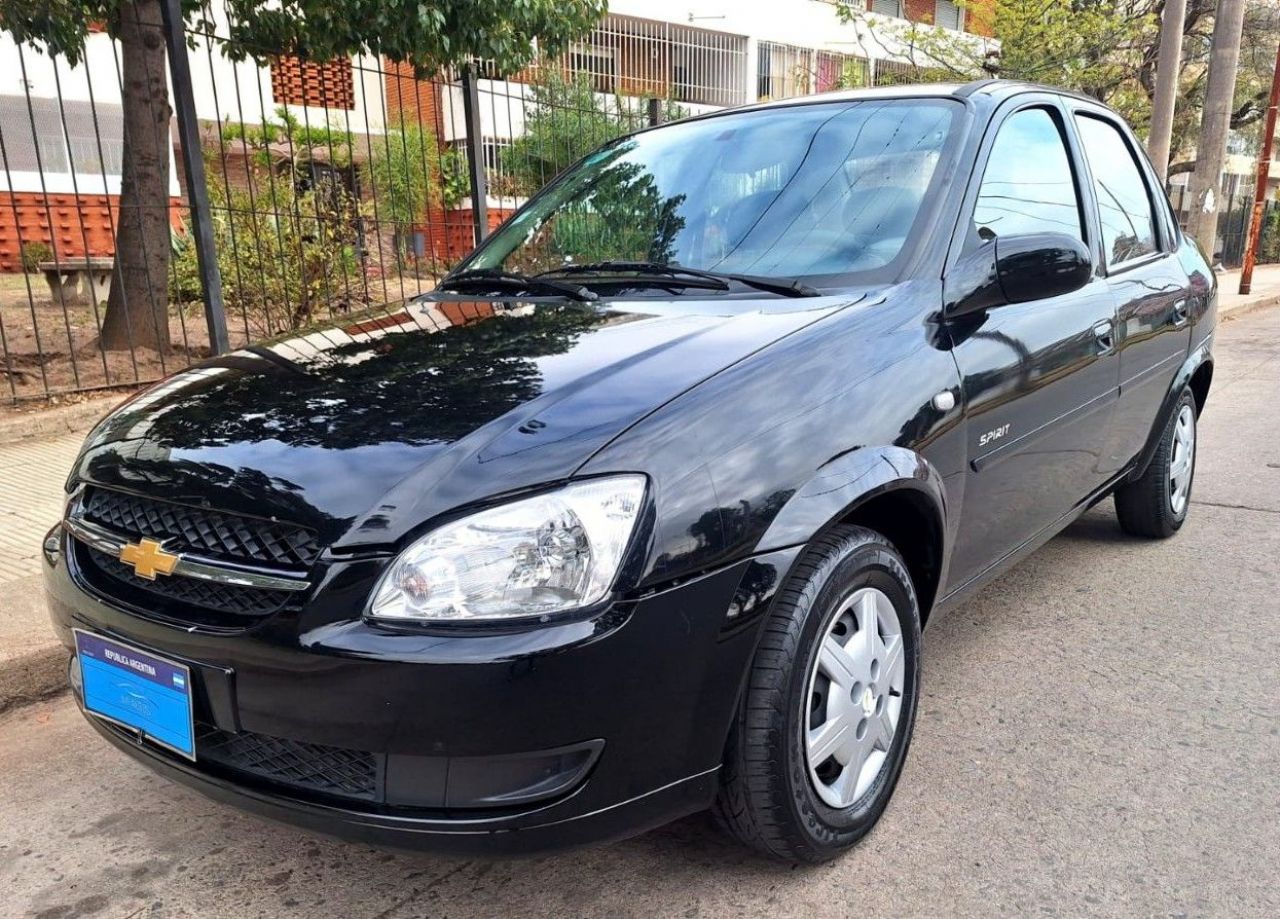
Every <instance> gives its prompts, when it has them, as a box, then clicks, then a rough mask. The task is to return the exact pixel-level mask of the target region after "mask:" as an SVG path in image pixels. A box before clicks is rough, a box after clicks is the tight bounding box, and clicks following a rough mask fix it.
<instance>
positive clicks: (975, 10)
mask: <svg viewBox="0 0 1280 919" xmlns="http://www.w3.org/2000/svg"><path fill="white" fill-rule="evenodd" d="M994 3H995V0H972V2H971V3H970V4H969V5H968V7H966V8H965V11H964V30H965V31H966V32H973V33H974V34H976V35H987V36H989V35H991V13H992V7H993V6H994ZM902 6H903V12H904V13H906V15H907V18H908V19H910V20H911V21H912V22H928V23H932V22H933V13H934V8H935V7H934V0H905V2H904V3H903V4H902ZM867 9H868V10H870V9H871V0H867Z"/></svg>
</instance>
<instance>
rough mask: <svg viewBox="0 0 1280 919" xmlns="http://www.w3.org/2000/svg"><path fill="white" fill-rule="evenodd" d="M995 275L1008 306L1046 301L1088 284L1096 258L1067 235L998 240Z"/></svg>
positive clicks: (1041, 234) (1043, 235)
mask: <svg viewBox="0 0 1280 919" xmlns="http://www.w3.org/2000/svg"><path fill="white" fill-rule="evenodd" d="M996 274H997V275H998V276H999V278H1000V287H1001V288H1002V289H1003V290H1004V298H1005V301H1006V302H1007V303H1026V302H1027V301H1028V300H1045V299H1048V298H1049V297H1057V296H1061V295H1062V294H1069V293H1071V292H1072V291H1075V290H1079V289H1080V288H1081V287H1084V286H1085V285H1086V284H1088V283H1089V278H1090V277H1092V276H1093V257H1092V256H1091V255H1090V254H1089V250H1088V249H1087V248H1086V247H1085V244H1084V243H1082V242H1081V241H1080V240H1078V239H1076V238H1075V237H1074V236H1068V235H1067V234H1065V233H1035V234H1031V235H1028V236H1013V237H1010V238H1009V239H1000V238H998V237H997V239H996Z"/></svg>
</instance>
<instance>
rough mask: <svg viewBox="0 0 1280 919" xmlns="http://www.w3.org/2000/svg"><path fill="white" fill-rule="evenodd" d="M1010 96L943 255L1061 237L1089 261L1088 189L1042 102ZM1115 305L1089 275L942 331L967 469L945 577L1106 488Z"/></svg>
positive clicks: (1059, 117) (994, 555)
mask: <svg viewBox="0 0 1280 919" xmlns="http://www.w3.org/2000/svg"><path fill="white" fill-rule="evenodd" d="M1032 98H1033V99H1034V100H1035V101H1029V100H1028V97H1019V98H1018V100H1015V101H1016V102H1017V105H1016V106H1014V107H1012V108H1011V110H1010V111H1009V112H1008V113H1007V114H1005V115H1004V116H1003V117H1002V118H1001V119H1000V120H999V121H998V122H997V123H996V125H995V126H994V129H993V130H994V134H992V131H991V130H989V131H988V136H987V137H986V138H985V139H984V143H983V149H984V151H985V156H982V155H980V157H979V168H978V169H976V170H975V173H974V174H975V176H977V177H978V178H977V179H976V182H975V183H974V185H973V186H972V187H971V188H970V189H969V193H968V197H967V199H966V206H965V210H964V212H963V213H964V214H965V215H966V216H965V217H963V218H962V221H961V225H960V227H959V228H958V231H957V238H956V244H955V245H953V252H954V251H955V250H957V249H958V250H959V252H960V253H961V254H964V253H972V252H973V251H975V247H983V246H991V245H994V240H995V239H996V238H998V237H1001V236H1004V237H1010V236H1020V235H1023V234H1030V233H1044V232H1049V231H1052V232H1059V233H1067V234H1070V235H1073V236H1075V237H1076V238H1078V239H1080V240H1082V241H1083V242H1085V243H1086V245H1087V246H1089V248H1090V250H1091V251H1093V252H1094V261H1095V264H1097V263H1098V261H1099V259H1098V255H1097V245H1096V241H1095V237H1096V232H1095V229H1094V227H1093V225H1092V223H1091V219H1090V218H1089V216H1088V215H1089V213H1090V212H1091V210H1092V208H1091V206H1089V205H1090V204H1091V200H1092V199H1091V198H1090V197H1089V195H1091V190H1090V189H1089V188H1088V186H1087V184H1086V183H1084V182H1082V181H1080V177H1081V176H1082V175H1083V174H1084V173H1083V171H1082V170H1081V169H1080V165H1079V164H1080V160H1079V154H1078V151H1076V150H1075V149H1074V147H1073V143H1074V141H1073V140H1072V137H1073V135H1071V134H1070V133H1069V132H1068V131H1067V130H1065V116H1064V113H1063V110H1062V108H1061V106H1060V105H1059V104H1058V102H1057V99H1056V98H1055V97H1051V96H1044V97H1032ZM1114 323H1115V300H1114V297H1113V296H1112V295H1111V291H1110V290H1109V288H1108V286H1107V282H1106V280H1105V279H1104V278H1103V277H1101V276H1100V274H1099V273H1097V272H1096V271H1095V274H1094V276H1093V278H1092V279H1091V280H1090V282H1089V283H1088V284H1086V285H1085V286H1084V287H1083V288H1081V289H1080V290H1077V291H1074V292H1072V293H1069V294H1065V295H1061V296H1052V297H1047V298H1045V299H1041V300H1032V301H1030V302H1026V303H1015V304H1007V305H1002V306H998V307H995V308H993V309H991V310H989V311H987V312H985V313H979V314H976V315H974V316H970V317H964V320H963V321H956V322H953V323H952V325H951V328H950V330H949V331H950V334H951V336H952V353H953V354H954V356H955V360H956V364H957V366H958V368H959V370H960V375H961V377H962V380H963V392H964V400H965V415H966V421H967V427H968V435H967V445H968V459H969V469H968V476H967V481H966V483H965V489H964V498H963V505H962V510H961V514H960V537H959V539H958V540H957V544H956V548H955V551H954V554H953V557H952V571H953V574H954V576H955V577H956V578H957V583H964V582H966V581H968V580H970V579H971V578H973V577H976V576H977V575H980V574H981V573H982V572H983V571H985V570H986V569H987V568H989V567H990V566H991V565H993V564H995V563H997V562H999V561H1000V560H1001V559H1003V558H1004V557H1005V556H1006V555H1008V554H1009V553H1010V552H1012V551H1014V550H1015V549H1017V548H1018V547H1019V546H1021V545H1022V544H1023V543H1024V542H1026V541H1027V540H1029V539H1032V538H1033V537H1034V536H1036V534H1037V533H1039V532H1041V531H1042V530H1044V529H1045V528H1046V527H1048V526H1050V525H1051V524H1053V523H1054V522H1055V521H1056V520H1058V519H1059V518H1060V517H1061V516H1062V515H1063V514H1065V513H1067V512H1068V511H1069V510H1071V508H1072V507H1074V506H1075V505H1076V504H1077V503H1079V502H1080V501H1082V500H1083V499H1084V498H1085V497H1086V496H1087V495H1089V494H1090V493H1091V492H1092V491H1094V490H1095V489H1097V488H1098V487H1100V486H1101V485H1102V484H1103V483H1104V480H1105V474H1104V472H1103V471H1102V467H1103V463H1102V456H1103V453H1104V449H1105V445H1106V438H1107V433H1108V428H1109V426H1110V424H1111V419H1112V416H1113V413H1114V411H1115V404H1116V398H1117V393H1118V386H1119V364H1118V360H1117V358H1116V350H1115V328H1114Z"/></svg>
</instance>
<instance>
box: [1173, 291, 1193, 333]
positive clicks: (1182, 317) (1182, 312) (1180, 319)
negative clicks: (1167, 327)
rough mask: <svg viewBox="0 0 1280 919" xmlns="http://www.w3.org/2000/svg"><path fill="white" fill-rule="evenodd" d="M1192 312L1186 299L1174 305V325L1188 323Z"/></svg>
mask: <svg viewBox="0 0 1280 919" xmlns="http://www.w3.org/2000/svg"><path fill="white" fill-rule="evenodd" d="M1190 312H1191V306H1190V303H1189V301H1188V300H1187V299H1186V298H1185V297H1184V298H1183V299H1181V300H1178V301H1177V302H1176V303H1174V304H1173V324H1174V325H1176V326H1178V325H1182V324H1183V323H1185V322H1186V321H1187V316H1188V315H1189V314H1190Z"/></svg>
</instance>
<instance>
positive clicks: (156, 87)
mask: <svg viewBox="0 0 1280 919" xmlns="http://www.w3.org/2000/svg"><path fill="white" fill-rule="evenodd" d="M120 19H121V21H120V31H119V34H120V57H121V70H122V93H121V97H122V98H121V104H122V108H123V120H124V169H123V177H122V181H121V186H120V217H119V220H118V221H117V223H116V253H115V270H114V273H113V275H112V278H111V294H110V296H109V297H108V298H107V313H106V316H105V317H104V318H103V321H102V339H101V347H102V349H103V350H104V351H127V350H130V349H132V348H135V347H140V346H141V347H146V348H153V349H155V350H157V351H161V350H168V348H169V345H170V339H169V288H168V279H169V246H170V241H169V160H170V157H171V156H172V150H173V148H172V144H171V142H170V139H169V119H170V116H171V114H172V112H171V109H170V108H169V89H168V80H167V77H166V73H167V71H166V58H165V42H164V27H163V25H162V22H163V20H162V18H161V12H160V2H159V0H132V2H129V3H124V4H122V5H121V7H120Z"/></svg>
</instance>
